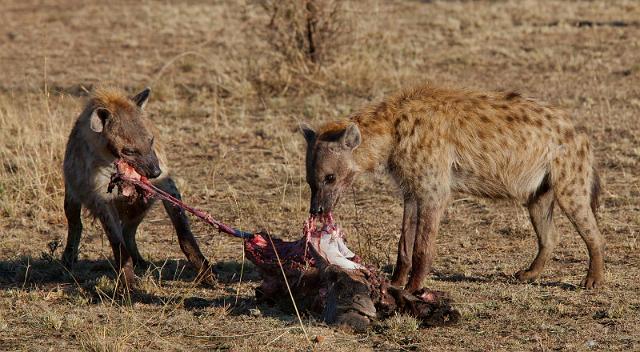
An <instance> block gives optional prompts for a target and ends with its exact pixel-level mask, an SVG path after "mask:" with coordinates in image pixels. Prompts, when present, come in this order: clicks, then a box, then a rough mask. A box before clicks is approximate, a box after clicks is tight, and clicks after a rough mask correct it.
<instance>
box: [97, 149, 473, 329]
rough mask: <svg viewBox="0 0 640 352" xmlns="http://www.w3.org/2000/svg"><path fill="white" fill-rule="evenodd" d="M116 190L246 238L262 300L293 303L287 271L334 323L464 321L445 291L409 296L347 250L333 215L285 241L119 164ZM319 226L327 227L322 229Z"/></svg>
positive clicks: (304, 300)
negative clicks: (235, 223)
mask: <svg viewBox="0 0 640 352" xmlns="http://www.w3.org/2000/svg"><path fill="white" fill-rule="evenodd" d="M115 186H117V187H118V190H119V192H120V194H122V195H124V196H132V195H134V193H136V192H137V193H138V195H140V196H142V197H145V198H148V197H154V198H158V199H161V200H165V201H168V202H170V203H171V204H173V205H174V206H176V207H179V208H182V209H184V210H185V211H188V212H189V213H191V214H193V215H195V216H196V217H198V218H199V219H201V220H203V221H204V222H206V223H208V224H209V225H211V226H213V227H215V228H217V229H218V230H219V231H221V232H224V233H227V234H229V235H232V236H235V237H239V238H242V239H243V240H244V249H245V253H246V254H247V258H248V259H249V260H250V261H251V262H253V263H254V264H255V265H256V267H257V269H258V271H260V273H261V276H262V279H263V282H262V284H261V286H260V287H259V288H258V289H257V291H256V296H257V297H258V298H259V299H262V300H266V301H271V302H277V301H278V300H283V299H284V300H288V297H289V295H288V292H287V290H288V288H287V285H285V281H284V279H285V278H284V277H283V275H282V273H283V272H284V276H286V280H288V282H289V286H290V287H291V290H292V293H293V295H294V297H295V300H296V303H297V304H298V305H299V306H302V307H301V308H302V309H304V310H307V311H312V312H317V313H321V314H322V317H323V320H325V321H326V322H328V323H339V324H347V325H350V326H352V327H353V328H355V329H356V330H364V329H366V327H367V326H368V325H369V323H370V322H371V320H373V319H384V318H386V317H389V316H391V315H393V314H395V313H396V312H399V313H407V314H410V315H412V316H414V317H416V318H418V319H419V320H420V321H421V322H422V323H423V325H427V326H433V325H448V324H451V323H455V322H456V321H457V320H458V319H459V317H460V314H459V313H458V312H457V311H456V310H455V309H453V308H452V307H451V305H450V303H451V301H450V299H449V298H448V296H447V295H446V294H445V293H444V292H440V291H434V290H429V289H427V288H423V289H420V290H418V291H416V292H408V291H406V290H404V289H402V288H397V287H393V286H391V285H390V283H389V280H388V279H387V278H386V276H385V275H384V274H382V273H380V272H379V271H378V270H376V269H375V268H372V267H367V266H365V265H363V264H362V263H361V260H360V258H359V257H358V256H356V255H355V254H354V253H352V252H351V251H350V250H349V248H347V246H346V244H345V239H344V232H343V231H342V229H340V227H339V226H338V225H337V224H335V222H334V220H333V216H332V215H331V214H327V215H324V216H321V217H314V216H311V217H310V218H309V219H307V221H305V223H304V225H303V231H302V232H303V234H302V238H300V239H299V240H296V241H284V240H281V239H278V238H274V237H272V236H271V235H269V234H268V233H265V232H259V233H249V232H244V231H240V230H237V229H234V228H232V227H230V226H228V225H226V224H224V223H222V222H220V221H218V220H216V219H214V218H213V217H212V216H211V215H210V214H208V213H206V212H204V211H201V210H198V209H195V208H193V207H190V206H188V205H187V204H185V203H183V202H182V201H180V200H179V199H176V198H174V197H172V196H171V195H170V194H167V193H166V192H164V191H162V190H161V189H159V188H157V187H155V186H154V185H153V184H152V183H151V182H150V181H149V180H148V179H147V178H145V177H143V176H141V175H139V174H138V173H137V172H136V171H135V170H134V169H133V168H132V167H131V166H129V165H128V164H126V163H125V162H124V161H118V162H116V173H114V175H112V177H111V182H110V184H109V188H108V191H109V192H111V191H112V190H113V188H114V187H115ZM318 222H320V223H321V224H322V225H321V226H318ZM276 253H277V255H276ZM281 303H283V302H281ZM289 303H290V302H289Z"/></svg>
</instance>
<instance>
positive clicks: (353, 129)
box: [340, 123, 361, 150]
mask: <svg viewBox="0 0 640 352" xmlns="http://www.w3.org/2000/svg"><path fill="white" fill-rule="evenodd" d="M340 141H341V142H342V145H343V146H344V147H345V148H347V149H349V150H354V149H356V148H357V147H358V146H359V145H360V141H361V136H360V129H359V128H358V126H357V125H356V124H355V123H352V124H350V125H349V126H348V127H347V129H345V130H344V134H343V135H342V137H340Z"/></svg>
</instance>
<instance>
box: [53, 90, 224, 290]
mask: <svg viewBox="0 0 640 352" xmlns="http://www.w3.org/2000/svg"><path fill="white" fill-rule="evenodd" d="M149 93H150V90H149V89H148V88H147V89H145V90H143V91H142V92H140V93H139V94H137V95H136V96H134V97H132V98H129V97H127V96H126V95H124V94H122V93H120V92H119V91H116V90H98V91H97V92H96V93H95V94H94V95H93V96H92V97H91V99H90V100H89V102H88V104H87V105H86V107H85V109H84V111H83V112H82V113H81V114H80V116H79V117H78V119H77V121H76V123H75V125H74V127H73V130H72V131H71V134H70V136H69V141H68V142H67V148H66V152H65V156H64V183H65V198H64V211H65V214H66V217H67V222H68V225H69V229H68V237H67V245H66V248H65V250H64V253H63V256H62V260H63V262H64V263H65V264H66V265H67V266H68V267H71V266H72V265H73V264H74V263H75V262H76V261H77V259H78V247H79V243H80V236H81V234H82V221H81V217H80V211H81V208H82V206H84V207H86V208H87V209H88V210H89V212H90V213H91V214H92V215H93V216H95V217H96V218H97V219H98V220H99V221H100V222H101V223H102V227H103V228H104V231H105V232H106V234H107V238H108V239H109V242H110V244H111V247H112V249H113V255H114V257H115V262H116V264H117V267H118V268H119V269H120V270H121V272H122V273H123V274H124V278H125V279H126V283H127V284H128V285H129V286H131V285H133V284H134V278H135V276H134V273H133V266H134V265H139V266H146V265H147V263H146V262H145V261H144V259H143V258H142V256H141V255H140V252H139V251H138V246H137V245H136V239H135V235H136V230H137V228H138V225H139V224H140V222H141V221H142V219H143V218H144V217H145V215H146V214H147V211H148V210H149V208H150V207H151V205H152V204H153V200H152V199H148V200H145V199H143V198H142V197H137V198H135V199H134V200H131V199H130V198H126V197H123V196H120V195H118V194H117V192H113V193H107V185H108V184H109V181H110V176H111V174H112V173H113V172H114V171H115V167H114V161H116V160H117V159H124V160H125V161H126V162H127V163H128V164H129V165H131V166H132V167H133V168H134V169H135V170H136V171H137V172H138V173H139V174H141V175H142V176H145V177H147V178H149V179H152V182H153V184H155V185H156V186H158V187H159V188H161V189H163V190H165V191H166V192H168V193H170V194H171V195H173V196H174V197H176V198H180V192H179V191H178V189H177V187H176V185H175V183H174V181H173V179H172V178H171V177H170V176H169V173H168V169H167V167H166V163H165V162H164V156H163V155H162V153H161V149H160V147H159V146H158V143H157V141H156V140H155V139H154V136H153V133H152V130H151V126H150V124H149V121H148V120H147V119H146V118H145V117H144V116H143V115H144V114H143V112H144V106H145V104H146V103H147V100H148V98H149ZM164 208H165V210H166V212H167V214H168V215H169V217H170V218H171V222H172V223H173V226H174V228H175V230H176V232H177V235H178V241H179V242H180V247H181V248H182V251H183V252H184V254H185V255H186V256H187V258H188V259H189V261H190V262H191V264H193V265H194V266H195V267H196V269H197V270H198V271H199V273H200V275H199V278H200V279H203V280H205V281H208V282H211V281H212V280H213V274H212V272H211V265H210V264H209V262H208V261H207V260H206V259H205V257H204V256H203V255H202V253H201V252H200V249H199V247H198V243H197V242H196V239H195V238H194V236H193V234H192V233H191V229H190V226H189V220H188V219H187V217H186V215H185V213H184V212H183V211H182V210H181V209H178V208H175V207H173V206H172V205H171V204H169V203H164Z"/></svg>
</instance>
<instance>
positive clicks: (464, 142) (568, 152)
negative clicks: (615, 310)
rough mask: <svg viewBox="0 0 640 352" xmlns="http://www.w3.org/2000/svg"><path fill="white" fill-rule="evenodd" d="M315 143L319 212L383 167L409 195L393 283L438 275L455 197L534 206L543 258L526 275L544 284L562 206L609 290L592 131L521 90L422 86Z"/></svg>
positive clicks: (590, 282)
mask: <svg viewBox="0 0 640 352" xmlns="http://www.w3.org/2000/svg"><path fill="white" fill-rule="evenodd" d="M302 130H303V133H304V135H305V139H306V140H307V160H306V165H307V182H308V183H309V185H310V187H311V193H312V197H311V206H310V211H311V212H312V213H322V212H330V211H331V210H332V209H333V208H334V206H335V205H336V203H337V202H338V199H339V197H340V194H341V193H342V192H343V191H344V190H345V189H346V188H347V187H348V186H349V185H350V184H351V183H352V182H353V180H354V178H355V177H356V176H358V175H359V174H360V173H362V172H375V171H376V170H382V171H384V172H386V173H388V174H390V175H391V176H392V178H393V179H395V181H396V182H397V183H398V185H399V186H400V188H401V190H402V192H403V196H404V216H403V221H402V232H401V237H400V243H399V245H398V257H397V263H396V267H395V270H394V273H393V278H392V280H393V283H394V284H395V285H398V286H405V285H407V281H408V285H407V287H408V289H417V288H419V287H421V285H422V281H423V279H424V278H425V276H426V275H427V274H428V273H429V271H430V270H431V265H432V262H433V258H434V254H435V248H434V245H435V239H436V235H437V233H438V227H439V223H440V218H441V216H442V214H443V212H444V210H445V208H446V206H447V204H448V202H449V198H450V195H451V193H452V192H453V191H457V192H463V193H468V194H472V195H476V196H482V197H487V198H492V199H498V198H511V199H514V200H516V201H519V202H521V203H522V204H524V205H525V206H526V207H527V208H528V210H529V215H530V217H531V222H532V223H533V227H534V229H535V232H536V234H537V236H538V254H537V256H536V258H535V259H534V261H533V262H532V263H531V265H530V266H529V268H528V269H526V270H522V271H520V272H518V273H517V274H516V277H517V278H518V279H520V280H523V281H528V280H533V279H536V278H537V277H538V276H539V275H540V273H541V271H542V269H543V267H544V265H545V263H546V262H547V261H548V260H549V258H550V257H551V253H552V251H553V249H554V248H555V247H556V245H557V244H558V241H559V235H558V233H557V231H556V230H555V227H554V224H553V210H554V205H555V204H556V203H557V204H558V205H559V206H560V209H562V211H563V212H564V213H565V214H566V215H567V217H568V218H569V220H571V222H572V223H573V225H574V226H575V228H576V230H577V231H578V233H579V234H580V236H581V237H582V239H583V240H584V242H585V244H586V245H587V249H588V251H589V257H590V262H589V270H588V272H587V275H586V278H585V279H584V281H583V285H584V286H585V287H586V288H595V287H597V286H601V285H602V284H603V272H604V241H603V238H602V235H601V234H600V231H599V230H598V226H597V223H596V217H595V213H596V209H597V206H598V205H597V204H598V203H597V202H598V193H599V191H600V184H599V178H598V175H597V173H596V171H595V169H594V166H593V165H594V160H593V154H592V152H591V149H590V147H589V140H588V138H587V136H586V135H584V134H582V133H577V132H576V130H575V128H574V126H573V124H572V122H571V119H570V117H569V116H568V114H567V113H566V112H564V111H562V110H560V109H557V108H554V107H552V106H549V105H547V104H543V103H540V102H538V101H536V100H533V99H529V98H525V97H522V96H521V95H520V94H518V93H495V92H490V93H483V92H474V91H468V90H458V89H449V88H440V87H435V86H431V85H425V86H420V87H417V88H414V89H409V90H405V91H402V92H400V93H398V94H395V95H392V96H391V97H389V98H387V99H385V100H384V101H382V102H380V103H377V104H373V105H370V106H368V107H366V108H364V109H362V110H361V111H359V112H357V113H355V114H353V115H352V116H351V117H350V118H349V119H348V120H346V121H338V122H331V123H327V124H325V125H324V126H322V127H321V128H320V129H318V130H317V131H314V130H313V129H312V128H310V127H309V126H307V125H303V126H302Z"/></svg>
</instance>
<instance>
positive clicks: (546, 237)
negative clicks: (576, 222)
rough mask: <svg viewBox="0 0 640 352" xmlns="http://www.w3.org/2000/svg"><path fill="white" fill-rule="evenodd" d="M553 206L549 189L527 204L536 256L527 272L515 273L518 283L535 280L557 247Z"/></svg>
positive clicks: (557, 239) (552, 196)
mask: <svg viewBox="0 0 640 352" xmlns="http://www.w3.org/2000/svg"><path fill="white" fill-rule="evenodd" d="M554 205H555V196H554V194H553V190H552V189H550V188H547V189H546V190H545V191H544V192H542V193H540V194H536V195H534V196H533V198H532V199H531V200H530V201H529V203H528V204H527V207H528V209H529V217H530V218H531V223H532V224H533V229H534V230H535V232H536V235H537V237H538V254H537V255H536V258H535V259H534V260H533V262H532V263H531V265H530V266H529V268H528V269H527V270H520V271H519V272H517V273H516V278H517V279H518V280H520V281H531V280H535V279H537V278H538V276H539V275H540V273H541V272H542V270H543V269H544V266H545V264H546V263H547V261H548V260H549V258H551V254H552V253H553V250H554V249H555V247H556V246H557V245H558V242H559V235H558V232H557V231H556V228H555V226H554V224H553V207H554Z"/></svg>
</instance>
